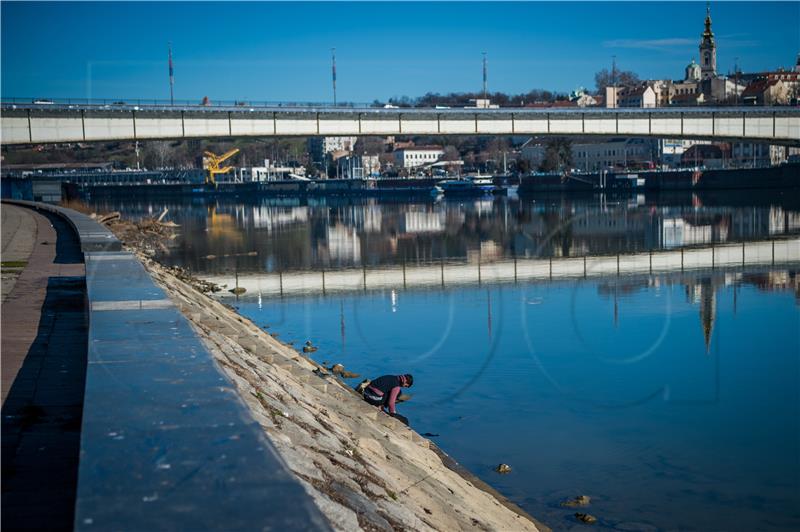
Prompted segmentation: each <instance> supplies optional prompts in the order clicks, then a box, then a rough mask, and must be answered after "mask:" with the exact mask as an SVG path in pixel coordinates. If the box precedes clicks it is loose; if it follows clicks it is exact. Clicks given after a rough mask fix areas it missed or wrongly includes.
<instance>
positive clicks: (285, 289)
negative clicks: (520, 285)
mask: <svg viewBox="0 0 800 532" xmlns="http://www.w3.org/2000/svg"><path fill="white" fill-rule="evenodd" d="M798 263H800V238H795V237H792V238H788V239H773V240H756V241H744V242H740V243H728V244H717V245H709V246H700V247H687V248H680V249H672V250H668V251H649V252H640V253H628V254H618V255H595V256H579V257H559V258H533V257H512V258H506V259H502V260H496V261H492V262H484V263H481V262H480V261H478V262H454V261H440V262H438V263H422V264H417V263H409V264H397V265H392V266H384V267H369V268H367V267H366V266H365V267H363V268H346V269H334V270H316V271H289V272H267V273H242V272H239V273H238V274H233V273H231V274H221V275H203V276H201V277H202V278H203V279H204V280H206V281H210V282H212V283H216V284H218V285H220V286H223V285H224V286H227V288H232V287H234V286H235V287H239V288H244V289H245V294H246V296H254V295H259V296H263V297H285V296H297V295H306V294H323V295H327V294H332V293H342V292H364V291H369V290H390V289H414V288H416V289H431V288H452V287H457V286H470V285H482V284H496V283H516V282H529V283H530V282H549V281H564V280H575V279H591V278H604V277H615V276H620V275H627V276H632V275H653V274H668V273H684V272H695V271H703V270H708V271H712V270H722V271H728V270H734V271H736V270H738V269H740V268H742V267H745V266H747V267H748V268H750V267H773V266H779V265H780V266H789V265H790V266H792V267H794V266H796V265H797V264H798ZM219 295H221V296H223V297H227V298H233V297H235V296H234V295H233V294H232V293H230V292H227V291H223V292H220V293H219Z"/></svg>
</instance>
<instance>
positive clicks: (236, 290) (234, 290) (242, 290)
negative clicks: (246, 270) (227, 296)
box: [228, 286, 247, 296]
mask: <svg viewBox="0 0 800 532" xmlns="http://www.w3.org/2000/svg"><path fill="white" fill-rule="evenodd" d="M228 292H230V293H231V294H233V295H235V296H240V295H242V294H244V293H245V292H247V288H244V287H242V286H237V287H235V288H231V289H230V290H228Z"/></svg>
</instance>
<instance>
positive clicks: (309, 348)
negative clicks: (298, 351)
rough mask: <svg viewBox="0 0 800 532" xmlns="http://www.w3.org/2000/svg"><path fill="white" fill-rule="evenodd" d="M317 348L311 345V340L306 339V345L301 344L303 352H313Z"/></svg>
mask: <svg viewBox="0 0 800 532" xmlns="http://www.w3.org/2000/svg"><path fill="white" fill-rule="evenodd" d="M317 349H319V348H318V347H317V346H315V345H313V344H312V343H311V340H306V345H304V346H303V353H313V352H315V351H316V350H317Z"/></svg>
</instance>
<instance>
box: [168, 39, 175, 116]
mask: <svg viewBox="0 0 800 532" xmlns="http://www.w3.org/2000/svg"><path fill="white" fill-rule="evenodd" d="M168 47H169V104H170V105H171V106H172V105H175V93H174V87H175V71H174V69H173V68H172V42H170V43H169V45H168Z"/></svg>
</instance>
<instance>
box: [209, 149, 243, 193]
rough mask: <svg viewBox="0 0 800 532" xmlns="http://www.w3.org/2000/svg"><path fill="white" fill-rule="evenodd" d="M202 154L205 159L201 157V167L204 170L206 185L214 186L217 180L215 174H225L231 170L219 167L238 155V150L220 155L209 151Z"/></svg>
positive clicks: (226, 167) (230, 167) (229, 167)
mask: <svg viewBox="0 0 800 532" xmlns="http://www.w3.org/2000/svg"><path fill="white" fill-rule="evenodd" d="M203 153H204V155H205V157H203V163H204V164H203V166H204V167H205V169H206V184H208V183H211V184H212V185H216V184H217V179H216V177H215V176H216V175H217V174H227V173H228V172H230V171H231V169H233V166H223V167H222V168H220V167H219V165H220V164H222V163H224V162H225V161H227V160H228V159H230V158H231V157H233V156H234V155H236V154H237V153H239V148H234V149H232V150H229V151H226V152H225V153H223V154H222V155H217V154H216V153H213V152H210V151H206V152H203Z"/></svg>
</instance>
